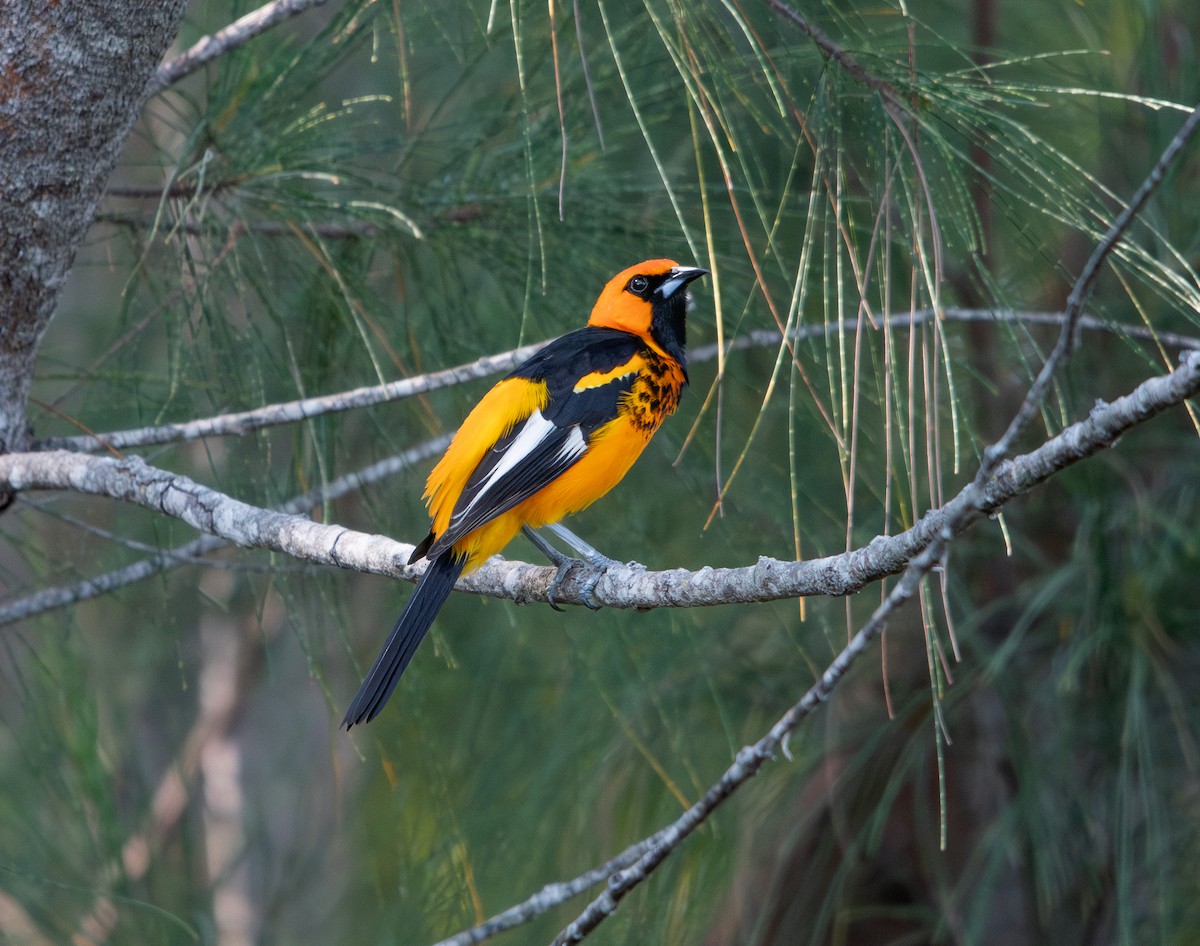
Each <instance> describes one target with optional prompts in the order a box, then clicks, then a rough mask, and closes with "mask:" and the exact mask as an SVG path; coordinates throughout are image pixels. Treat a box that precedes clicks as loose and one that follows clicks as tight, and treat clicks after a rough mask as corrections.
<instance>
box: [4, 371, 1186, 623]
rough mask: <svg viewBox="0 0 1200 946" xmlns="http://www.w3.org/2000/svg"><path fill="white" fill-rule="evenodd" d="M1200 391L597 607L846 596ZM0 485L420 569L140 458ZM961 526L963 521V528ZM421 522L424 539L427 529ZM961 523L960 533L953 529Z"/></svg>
mask: <svg viewBox="0 0 1200 946" xmlns="http://www.w3.org/2000/svg"><path fill="white" fill-rule="evenodd" d="M1197 391H1200V352H1195V351H1189V352H1187V353H1186V354H1185V355H1184V357H1183V360H1182V363H1181V364H1180V366H1179V367H1178V368H1177V369H1176V370H1175V371H1173V372H1171V373H1170V374H1168V375H1164V376H1161V377H1155V378H1150V379H1149V380H1147V381H1144V382H1143V383H1142V384H1140V385H1139V386H1138V387H1137V388H1135V389H1134V390H1133V391H1132V392H1131V393H1130V394H1128V395H1125V396H1124V397H1122V398H1119V399H1118V400H1116V401H1114V402H1112V403H1111V404H1103V403H1098V404H1097V405H1096V406H1095V407H1094V408H1093V410H1092V412H1091V414H1090V415H1089V416H1088V417H1087V418H1086V419H1085V420H1082V421H1079V422H1078V423H1076V424H1072V425H1071V426H1070V427H1068V428H1066V429H1065V430H1064V431H1062V433H1060V434H1058V435H1057V436H1055V437H1052V438H1050V439H1049V440H1047V441H1046V442H1045V443H1043V444H1042V445H1041V446H1040V447H1038V448H1037V449H1036V450H1033V451H1031V452H1029V453H1026V454H1023V455H1021V456H1017V457H1014V458H1012V459H1011V460H1007V461H1003V462H1002V463H999V464H998V465H997V467H996V469H995V471H994V472H993V474H992V475H991V476H989V477H987V478H986V479H984V480H982V481H980V482H977V483H975V484H973V485H974V487H975V491H976V494H975V495H971V496H969V497H967V498H966V499H964V498H963V497H962V496H961V495H960V497H959V498H958V499H956V500H954V501H953V502H951V503H949V504H947V505H946V506H944V507H943V508H941V509H936V510H933V511H931V512H928V513H926V514H925V515H924V516H923V517H922V518H921V520H920V521H919V522H918V523H917V524H916V525H915V526H914V527H913V528H911V529H908V530H907V531H905V532H901V533H898V534H897V535H893V536H878V537H876V538H875V539H872V540H871V542H869V543H868V544H867V545H866V546H864V547H863V548H860V549H856V550H854V551H851V552H844V553H841V554H838V555H830V556H827V557H825V558H818V559H809V560H807V561H793V562H788V561H780V560H776V559H772V558H766V557H763V558H760V559H759V560H758V562H756V563H755V564H753V565H747V566H744V567H741V568H709V567H705V568H701V569H699V570H697V571H688V570H686V569H682V568H680V569H674V570H670V571H658V572H654V571H641V570H639V569H637V568H631V567H628V566H621V567H616V568H612V569H610V570H609V571H608V572H607V573H606V574H605V575H604V576H603V577H602V578H601V579H600V581H599V583H598V584H597V585H596V588H595V590H594V592H593V594H594V596H595V598H596V600H597V601H598V602H600V603H601V604H603V605H606V606H608V607H616V608H638V609H648V608H660V607H703V606H709V605H718V604H733V603H750V602H762V601H775V600H780V599H784V598H796V597H806V596H809V595H822V596H842V595H847V594H852V593H853V592H855V591H858V590H860V589H862V588H864V587H866V586H867V585H868V584H870V583H872V582H875V581H878V580H879V579H881V578H884V577H887V576H889V575H895V574H898V573H899V572H901V571H903V570H904V568H905V567H906V566H907V565H908V563H909V562H910V561H911V560H912V559H913V558H914V557H916V556H917V555H918V554H920V552H921V551H922V550H923V549H925V548H926V547H928V546H929V545H930V544H931V543H932V542H933V541H934V540H935V538H936V537H937V535H938V534H939V533H940V532H941V531H942V530H944V529H945V528H947V525H948V524H951V525H952V524H953V523H954V521H955V520H954V510H955V508H956V507H955V503H959V502H968V501H969V502H970V504H971V505H972V506H973V507H975V508H978V509H981V510H986V511H989V512H994V511H997V510H999V509H1000V508H1001V507H1002V506H1004V505H1005V504H1006V503H1008V502H1010V501H1012V500H1013V499H1015V498H1016V497H1018V496H1020V495H1022V494H1024V493H1026V492H1028V491H1029V490H1031V489H1033V488H1034V487H1036V486H1037V485H1039V484H1040V483H1042V482H1044V481H1045V480H1047V479H1048V478H1049V477H1051V476H1053V475H1054V474H1055V473H1057V472H1058V471H1060V470H1062V469H1065V468H1066V467H1068V466H1070V465H1072V464H1074V463H1077V462H1079V461H1080V460H1082V459H1085V458H1086V457H1089V456H1091V455H1093V454H1095V453H1097V452H1098V451H1100V450H1103V449H1105V448H1107V447H1110V446H1112V445H1113V444H1114V443H1115V442H1116V440H1117V439H1118V438H1119V437H1121V436H1122V435H1124V434H1125V433H1127V432H1128V431H1130V430H1132V429H1133V428H1135V427H1136V426H1138V425H1139V424H1142V423H1144V422H1145V421H1146V420H1148V419H1150V418H1151V417H1153V416H1155V415H1156V414H1158V413H1161V412H1162V411H1164V410H1166V409H1167V408H1168V407H1171V406H1173V405H1175V404H1179V403H1181V402H1182V401H1183V400H1184V399H1186V398H1189V397H1192V396H1194V395H1195V394H1196V393H1197ZM0 486H7V487H9V488H10V489H12V490H14V491H18V492H19V491H24V490H35V489H36V490H47V489H50V490H59V489H70V490H75V491H78V492H83V493H90V494H93V495H97V496H108V497H110V498H113V499H120V500H123V501H126V502H131V503H135V504H137V505H140V506H144V507H146V508H148V509H153V510H155V511H157V512H161V513H163V514H165V515H169V516H173V517H175V518H177V519H181V520H182V521H184V522H187V523H188V524H189V525H191V526H193V527H194V528H196V529H199V530H200V531H202V532H206V533H209V534H212V535H216V536H219V537H221V538H223V539H225V540H227V541H229V542H232V543H234V544H236V545H241V546H245V547H249V548H266V549H271V550H273V551H276V552H282V553H284V554H287V555H290V556H292V557H294V558H297V559H300V560H301V561H305V562H309V563H312V564H318V565H333V566H336V567H339V568H350V569H354V570H357V571H363V572H370V573H373V574H379V575H388V576H391V577H395V578H403V579H406V580H409V581H413V580H415V579H416V578H417V577H419V575H420V574H421V573H422V571H423V570H424V566H423V564H418V565H413V566H409V565H405V564H403V563H404V562H407V560H408V556H409V555H410V554H411V553H412V548H413V546H412V545H410V544H407V543H403V542H397V541H395V540H393V539H390V538H387V537H386V536H380V535H368V534H366V533H362V532H356V531H354V530H351V529H346V528H343V527H341V526H334V525H323V524H321V523H316V522H313V521H312V520H310V519H307V518H304V517H302V516H295V515H288V514H286V513H283V512H275V511H271V510H266V509H260V508H258V507H255V506H251V505H249V504H247V503H243V502H241V501H239V500H236V499H233V498H232V497H230V496H227V495H225V494H223V493H221V492H219V491H217V490H214V489H210V488H208V487H206V486H202V485H201V484H199V483H197V482H195V481H194V480H191V479H189V478H188V477H186V476H183V475H181V474H176V473H171V472H168V471H166V470H161V469H156V468H154V467H151V466H150V465H148V464H147V463H146V462H145V461H143V460H142V459H141V458H139V457H130V458H127V459H123V460H118V459H114V458H111V457H105V456H91V455H86V454H79V453H71V452H67V451H47V452H41V453H23V454H10V455H8V456H3V457H0ZM963 527H965V526H963ZM424 529H425V523H424V522H422V523H421V524H420V527H419V528H418V529H417V530H416V531H417V532H421V533H423V532H424ZM958 531H961V528H959V527H955V528H953V529H952V532H953V533H954V534H957V532H958ZM553 577H554V569H553V568H549V567H544V566H538V565H531V564H529V563H527V562H519V561H508V560H504V559H501V558H499V557H498V556H497V557H494V558H493V559H492V560H491V561H489V562H488V563H487V564H486V565H484V567H483V568H481V569H480V570H479V571H478V572H475V573H474V574H472V575H470V576H468V577H466V578H464V579H461V580H460V581H459V583H458V585H457V587H458V589H459V590H461V591H469V592H473V593H476V594H486V595H491V596H493V597H498V598H508V599H510V600H515V601H531V600H538V599H542V598H544V597H545V593H546V589H547V587H548V586H549V583H550V581H551V580H552V578H553ZM582 577H583V576H574V575H568V576H567V578H566V580H565V581H564V582H563V584H562V587H561V588H560V590H559V591H558V593H557V595H556V600H558V601H559V602H561V603H566V604H582V603H583V602H582V599H581V597H580V592H581V591H582V590H583V588H582Z"/></svg>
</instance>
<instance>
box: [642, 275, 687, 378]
mask: <svg viewBox="0 0 1200 946" xmlns="http://www.w3.org/2000/svg"><path fill="white" fill-rule="evenodd" d="M687 300H688V294H687V291H686V290H683V291H677V292H673V293H672V294H671V296H670V297H669V298H667V299H662V300H659V301H656V302H655V304H654V310H653V312H652V313H651V316H650V337H651V338H653V339H654V341H655V343H656V344H657V345H658V347H659V348H661V349H662V350H663V351H665V352H666V353H667V354H668V355H670V356H671V357H672V358H674V359H675V360H676V361H677V362H679V367H680V368H682V369H683V377H684V380H686V379H687V352H686V351H685V349H686V347H687V309H688V304H687Z"/></svg>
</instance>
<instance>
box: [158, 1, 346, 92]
mask: <svg viewBox="0 0 1200 946" xmlns="http://www.w3.org/2000/svg"><path fill="white" fill-rule="evenodd" d="M325 2H326V0H272V2H271V3H266V4H263V5H262V6H261V7H259V8H258V9H257V10H254V11H252V12H250V13H247V14H246V15H245V16H243V17H241V18H239V19H237V20H234V22H232V23H230V24H229V25H228V26H226V27H225V28H224V29H220V30H217V32H215V33H213V34H211V35H209V36H205V37H204V38H203V39H201V40H199V41H198V42H196V43H195V44H193V45H192V47H191V48H190V49H189V50H187V52H185V53H182V54H181V55H179V56H176V57H175V58H174V59H172V60H170V61H169V62H164V63H163V64H162V65H161V66H159V67H158V70H157V71H156V72H155V73H154V76H153V78H152V79H151V80H150V86H149V89H148V90H147V94H148V95H154V94H155V93H157V92H161V91H162V90H163V89H165V88H166V87H167V86H169V85H172V84H173V83H175V82H178V81H179V80H180V79H182V78H183V77H184V76H186V75H190V74H191V73H193V72H195V71H196V70H197V69H199V68H200V67H201V66H203V65H205V64H206V63H209V62H211V61H212V60H214V59H216V58H218V57H220V56H223V55H225V53H227V52H229V51H230V50H231V49H236V48H238V47H239V46H244V45H245V44H246V43H248V42H249V41H250V40H252V39H254V37H256V36H258V35H259V34H260V33H263V32H265V31H266V30H269V29H270V28H271V27H272V26H274V25H275V24H276V23H280V22H282V21H283V20H286V19H289V18H290V17H293V16H296V15H297V14H298V13H303V12H304V11H305V10H308V9H310V8H311V7H319V6H321V5H322V4H324V3H325Z"/></svg>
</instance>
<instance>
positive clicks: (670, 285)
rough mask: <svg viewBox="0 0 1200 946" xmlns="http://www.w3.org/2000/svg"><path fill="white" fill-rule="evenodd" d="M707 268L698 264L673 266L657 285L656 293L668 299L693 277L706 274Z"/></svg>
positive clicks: (696, 277) (697, 277)
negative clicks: (660, 283)
mask: <svg viewBox="0 0 1200 946" xmlns="http://www.w3.org/2000/svg"><path fill="white" fill-rule="evenodd" d="M707 275H708V270H707V269H701V268H700V267H699V266H675V267H673V268H672V269H671V273H670V275H669V276H668V277H667V278H666V279H665V280H663V284H662V285H661V286H659V287H658V292H657V293H656V295H659V296H662V297H663V298H664V299H670V298H671V296H673V295H675V292H676V291H677V290H679V289H681V288H682V287H684V286H686V285H687V284H688V283H690V282H691V281H692V280H693V279H699V278H700V277H701V276H707Z"/></svg>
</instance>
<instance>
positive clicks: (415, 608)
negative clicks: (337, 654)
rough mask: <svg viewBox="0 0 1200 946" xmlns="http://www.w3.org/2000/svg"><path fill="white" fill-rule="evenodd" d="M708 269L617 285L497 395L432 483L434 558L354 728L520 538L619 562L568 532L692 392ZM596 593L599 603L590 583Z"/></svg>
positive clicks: (646, 268) (419, 553)
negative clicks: (470, 579) (690, 326)
mask: <svg viewBox="0 0 1200 946" xmlns="http://www.w3.org/2000/svg"><path fill="white" fill-rule="evenodd" d="M707 273H708V270H705V269H699V268H698V267H695V266H680V265H679V264H678V263H676V262H675V261H674V260H669V259H652V260H646V261H645V262H644V263H638V264H637V265H636V266H631V267H629V269H626V270H625V271H624V272H621V273H618V274H617V275H616V276H614V277H613V278H612V279H611V280H610V281H609V283H608V285H606V286H605V287H604V291H603V292H601V293H600V298H599V299H597V300H596V305H595V306H594V307H593V308H592V314H591V317H590V318H589V319H588V323H587V326H586V327H584V328H581V329H579V330H578V331H575V332H570V333H569V334H567V335H564V336H562V337H561V338H559V339H556V340H555V341H553V342H551V343H550V344H549V345H547V346H546V347H545V348H543V349H542V350H541V351H539V352H538V353H537V354H536V355H534V356H533V357H532V358H530V359H529V360H528V361H526V362H525V363H524V364H523V365H521V366H520V367H519V368H517V369H516V370H515V371H513V372H512V374H510V375H509V376H508V377H506V378H504V379H503V380H502V381H500V382H498V383H497V384H496V385H495V387H493V388H492V389H491V390H490V391H488V392H487V394H485V395H484V396H483V398H482V400H480V402H479V403H478V404H477V405H476V406H475V409H474V410H472V411H471V413H470V414H468V415H467V418H466V420H464V421H463V423H462V426H461V427H460V428H459V429H458V432H457V433H456V434H455V435H454V439H453V440H452V441H451V443H450V446H449V447H448V448H447V449H446V454H445V456H443V457H442V459H441V460H440V461H439V462H438V463H437V465H436V466H435V467H434V468H433V471H432V472H431V473H430V474H429V479H428V480H427V482H426V484H425V500H426V502H427V503H428V506H429V512H430V515H431V516H432V517H433V525H432V527H431V528H430V531H429V535H428V536H426V537H425V539H424V541H422V542H421V543H420V544H419V545H418V546H417V547H416V549H414V551H413V553H412V557H411V558H410V559H409V563H410V564H412V563H413V562H417V561H420V560H421V559H422V558H427V559H429V566H428V568H426V570H425V574H424V575H422V576H421V579H420V581H419V582H418V583H417V588H416V591H414V592H413V595H412V597H411V598H410V599H409V601H408V605H407V606H406V607H405V608H404V613H402V614H401V615H400V618H399V620H397V621H396V626H395V627H394V628H392V633H391V634H390V635H389V636H388V639H387V643H385V644H384V645H383V650H381V651H380V652H379V656H378V657H377V658H375V663H374V665H373V666H372V667H371V671H370V672H369V673H368V674H367V677H366V679H365V680H364V681H363V684H362V686H361V687H360V688H359V690H358V694H357V695H356V696H355V697H354V701H353V702H352V703H351V704H350V708H349V709H348V710H347V711H346V716H345V718H344V719H343V720H342V725H343V726H345V727H346V728H347V729H349V728H350V727H351V726H353V725H354V724H355V723H365V722H369V721H370V720H371V719H373V718H374V717H375V715H376V714H377V713H378V712H379V711H380V710H381V709H383V705H384V704H385V703H386V702H387V700H388V697H390V696H391V695H392V690H394V689H395V687H396V682H397V681H398V680H399V679H400V675H401V674H402V673H403V672H404V669H405V668H406V667H407V666H408V663H409V661H410V660H412V657H413V654H414V653H415V652H416V650H417V646H418V645H419V644H420V643H421V640H422V638H424V637H425V634H426V632H427V631H428V630H429V627H430V625H431V624H433V619H434V618H435V617H436V616H437V613H438V611H439V610H441V607H442V605H443V604H444V603H445V601H446V598H447V597H449V595H450V590H451V588H453V587H454V583H455V581H457V580H458V577H459V575H461V574H463V573H464V572H470V571H473V570H474V569H476V568H478V567H479V566H480V565H482V564H483V563H484V562H485V561H487V559H488V558H489V557H490V556H492V555H493V554H495V553H496V552H499V551H500V550H501V549H502V548H504V546H506V545H507V544H508V542H509V540H510V539H512V538H513V537H514V536H515V535H516V534H517V532H518V530H521V529H524V530H525V531H526V533H527V534H528V535H529V537H530V538H531V539H532V540H533V541H534V542H535V544H537V546H538V547H539V548H540V549H542V551H543V552H545V553H546V554H547V555H549V556H550V558H551V560H552V561H554V562H556V564H558V565H559V573H558V575H557V576H556V578H555V583H554V584H553V585H551V592H550V596H549V597H550V600H551V603H553V591H554V589H555V588H556V587H557V585H558V582H560V581H561V580H562V578H563V576H564V575H565V574H566V571H567V570H568V569H569V568H570V567H571V566H572V565H573V564H576V560H574V559H570V558H568V557H566V556H564V555H562V554H561V553H558V552H557V551H556V550H555V549H553V547H552V546H550V545H549V544H548V543H546V542H545V540H543V539H541V537H540V536H538V535H537V533H535V532H533V531H532V530H533V529H536V528H538V527H540V526H550V527H551V528H552V529H553V530H554V531H555V533H556V534H558V535H559V536H560V537H563V538H566V539H568V541H571V542H572V543H573V544H575V545H576V546H577V548H578V550H579V551H580V552H581V554H583V555H584V557H585V558H587V559H588V561H589V563H590V564H592V565H593V567H594V568H603V567H606V566H607V565H611V564H612V562H611V560H609V559H607V558H605V557H604V556H602V555H600V554H599V553H598V552H596V551H595V550H594V549H592V548H591V547H590V546H587V545H586V544H585V543H581V542H579V541H578V540H576V539H575V538H574V537H573V536H572V534H571V533H570V532H568V531H567V530H565V529H563V528H561V527H559V526H555V525H554V524H555V523H557V522H558V520H559V519H561V518H562V517H563V516H566V515H568V514H570V513H573V512H578V511H579V510H581V509H583V508H584V507H585V506H587V505H589V504H590V503H592V502H594V501H595V500H597V499H599V498H600V497H601V496H603V495H604V494H605V493H607V492H608V491H609V490H610V489H612V488H613V487H614V486H616V485H617V483H619V482H620V480H621V477H623V476H624V475H625V474H626V472H627V471H628V470H629V468H630V467H631V466H632V465H633V461H634V460H636V459H637V458H638V456H639V455H640V454H641V452H642V450H643V449H644V448H645V446H646V444H648V443H649V442H650V438H651V437H652V436H654V432H655V431H656V430H658V426H659V424H661V423H662V422H663V420H664V419H665V418H666V417H667V416H668V415H670V414H673V413H674V412H675V408H676V407H677V406H678V405H679V396H680V394H681V392H682V391H683V388H684V386H685V385H686V384H687V359H686V355H685V353H684V346H685V342H686V320H687V310H688V305H689V303H690V295H689V293H688V292H687V285H688V283H690V282H691V281H692V280H694V279H697V278H698V277H700V276H704V275H706V274H707ZM600 574H602V572H600V571H597V572H596V574H595V576H594V579H593V580H592V581H591V583H590V586H589V587H588V590H587V593H586V594H585V596H584V600H585V603H588V604H591V601H590V588H591V587H594V586H595V582H596V581H597V580H598V579H599V577H600Z"/></svg>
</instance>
